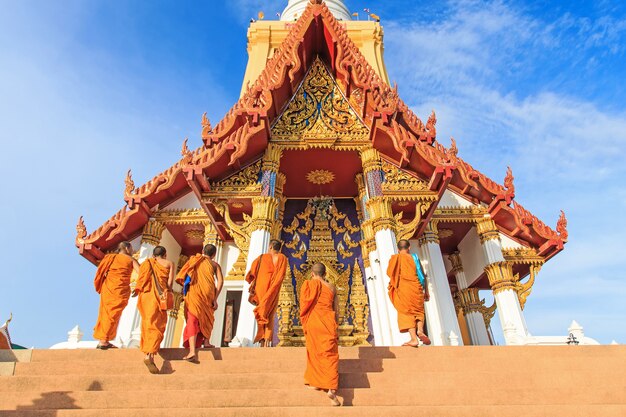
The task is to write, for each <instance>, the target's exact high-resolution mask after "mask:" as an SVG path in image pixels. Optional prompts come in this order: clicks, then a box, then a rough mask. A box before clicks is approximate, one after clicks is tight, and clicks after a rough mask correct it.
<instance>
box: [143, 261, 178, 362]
mask: <svg viewBox="0 0 626 417" xmlns="http://www.w3.org/2000/svg"><path fill="white" fill-rule="evenodd" d="M152 270H154V277H156V279H157V281H158V282H159V285H160V286H161V290H162V291H165V290H166V289H167V281H168V279H169V276H170V270H169V268H168V267H165V266H162V265H161V264H160V263H159V262H158V261H157V260H156V258H149V259H147V260H146V261H144V263H142V264H141V266H140V267H139V277H138V278H137V286H136V287H135V291H137V292H138V293H139V298H138V300H137V309H138V310H139V314H141V344H140V346H139V347H140V350H141V351H142V352H143V353H146V354H147V353H157V352H158V351H159V347H160V346H161V342H162V341H163V335H164V334H165V325H166V324H167V311H161V309H160V308H159V306H160V296H159V292H158V290H157V287H156V285H154V277H153V274H152Z"/></svg>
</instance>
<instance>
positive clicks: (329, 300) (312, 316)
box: [300, 279, 339, 390]
mask: <svg viewBox="0 0 626 417" xmlns="http://www.w3.org/2000/svg"><path fill="white" fill-rule="evenodd" d="M334 299H335V294H334V293H333V291H332V290H331V289H330V288H328V287H327V286H326V285H324V284H323V283H322V282H321V281H320V280H318V279H310V280H307V281H304V283H302V288H301V289H300V319H301V321H302V327H303V329H304V338H305V340H306V371H305V372H304V383H305V384H306V385H310V386H312V387H315V388H321V389H324V390H329V389H337V388H338V386H339V349H338V345H337V343H338V338H337V319H336V318H335V310H334V309H333V301H334Z"/></svg>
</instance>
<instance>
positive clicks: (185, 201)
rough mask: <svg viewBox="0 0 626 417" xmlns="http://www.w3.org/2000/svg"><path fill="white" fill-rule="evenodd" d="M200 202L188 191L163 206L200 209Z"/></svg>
mask: <svg viewBox="0 0 626 417" xmlns="http://www.w3.org/2000/svg"><path fill="white" fill-rule="evenodd" d="M200 208H202V207H201V206H200V202H199V201H198V198H197V197H196V195H195V194H194V193H193V192H189V193H187V194H185V195H184V196H182V197H181V198H179V199H178V200H176V201H174V202H173V203H170V204H169V205H167V206H165V207H163V209H166V210H186V209H200Z"/></svg>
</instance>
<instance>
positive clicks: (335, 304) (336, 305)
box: [332, 285, 339, 324]
mask: <svg viewBox="0 0 626 417" xmlns="http://www.w3.org/2000/svg"><path fill="white" fill-rule="evenodd" d="M332 288H333V294H334V296H333V310H335V322H337V324H339V297H337V288H336V287H335V286H334V285H333V286H332Z"/></svg>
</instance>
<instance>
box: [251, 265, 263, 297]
mask: <svg viewBox="0 0 626 417" xmlns="http://www.w3.org/2000/svg"><path fill="white" fill-rule="evenodd" d="M262 260H263V255H261V256H259V261H258V262H257V263H256V269H255V271H254V275H253V276H252V277H253V279H252V282H251V283H250V289H249V290H248V291H249V293H250V295H248V302H249V303H250V304H252V305H253V306H257V305H259V300H258V298H257V296H256V279H257V277H258V275H259V269H260V268H261V261H262Z"/></svg>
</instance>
